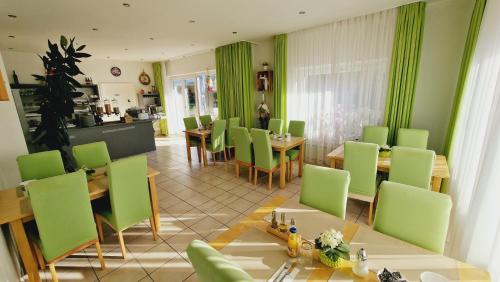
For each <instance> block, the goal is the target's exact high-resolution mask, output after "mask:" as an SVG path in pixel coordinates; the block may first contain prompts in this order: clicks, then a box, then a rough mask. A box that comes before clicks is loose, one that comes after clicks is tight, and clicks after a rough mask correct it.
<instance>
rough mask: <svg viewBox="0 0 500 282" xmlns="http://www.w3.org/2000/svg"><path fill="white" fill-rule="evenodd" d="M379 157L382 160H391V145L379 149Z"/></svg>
mask: <svg viewBox="0 0 500 282" xmlns="http://www.w3.org/2000/svg"><path fill="white" fill-rule="evenodd" d="M378 151H379V153H378V156H379V157H381V158H390V157H391V147H389V145H384V146H381V147H380V148H379V150H378Z"/></svg>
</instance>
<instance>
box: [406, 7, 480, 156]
mask: <svg viewBox="0 0 500 282" xmlns="http://www.w3.org/2000/svg"><path fill="white" fill-rule="evenodd" d="M474 2H475V1H474V0H442V1H435V2H430V3H428V4H427V10H426V14H425V25H424V38H423V43H422V54H421V58H420V69H419V74H418V79H417V88H416V94H415V104H414V110H413V120H412V127H414V128H424V129H428V130H429V131H430V135H429V148H430V149H433V150H435V151H436V152H437V153H442V150H443V146H444V142H445V138H446V131H447V129H448V122H449V119H450V112H451V107H452V104H453V98H454V95H455V88H456V84H457V79H458V73H459V70H460V63H461V59H462V53H463V48H464V44H465V39H466V36H467V30H468V28H469V22H470V16H471V14H472V9H473V6H474Z"/></svg>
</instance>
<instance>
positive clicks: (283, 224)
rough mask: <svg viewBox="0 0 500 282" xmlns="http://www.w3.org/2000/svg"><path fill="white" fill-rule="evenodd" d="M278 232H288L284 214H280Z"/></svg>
mask: <svg viewBox="0 0 500 282" xmlns="http://www.w3.org/2000/svg"><path fill="white" fill-rule="evenodd" d="M279 231H280V232H283V233H286V232H287V231H288V226H287V225H286V222H285V213H281V222H280V226H279Z"/></svg>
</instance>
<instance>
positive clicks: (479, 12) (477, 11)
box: [444, 0, 486, 162]
mask: <svg viewBox="0 0 500 282" xmlns="http://www.w3.org/2000/svg"><path fill="white" fill-rule="evenodd" d="M485 6H486V0H476V4H475V5H474V10H473V12H472V17H471V19H470V24H469V31H468V33H467V40H466V41H465V47H464V53H463V56H462V63H461V65H460V73H459V75H458V82H457V88H456V90H455V99H454V101H453V108H452V109H451V116H450V123H449V125H448V132H447V135H446V141H445V145H444V154H445V155H446V156H447V157H449V155H450V151H451V145H452V144H453V133H454V132H455V127H456V124H455V122H456V120H457V116H458V113H459V110H460V104H461V102H462V94H463V92H464V87H465V83H466V80H467V75H468V73H469V69H470V63H471V61H472V57H473V55H474V50H475V49H476V43H477V37H478V36H479V29H480V27H481V21H482V20H483V14H484V7H485ZM449 161H450V160H448V162H449Z"/></svg>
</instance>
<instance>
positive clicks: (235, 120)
mask: <svg viewBox="0 0 500 282" xmlns="http://www.w3.org/2000/svg"><path fill="white" fill-rule="evenodd" d="M238 126H240V118H239V117H232V118H229V121H228V123H227V130H226V149H227V152H228V153H229V159H231V148H234V141H233V140H234V137H233V132H232V129H233V128H235V127H238Z"/></svg>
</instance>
